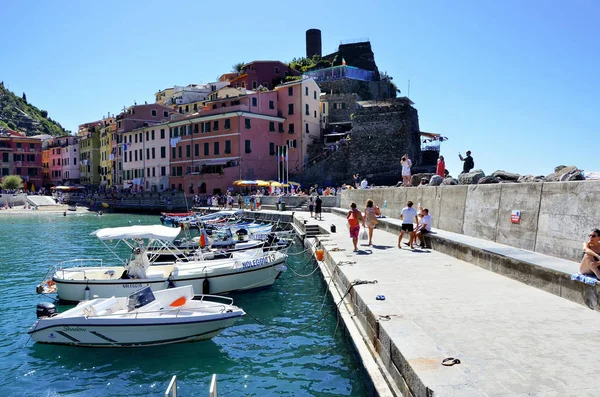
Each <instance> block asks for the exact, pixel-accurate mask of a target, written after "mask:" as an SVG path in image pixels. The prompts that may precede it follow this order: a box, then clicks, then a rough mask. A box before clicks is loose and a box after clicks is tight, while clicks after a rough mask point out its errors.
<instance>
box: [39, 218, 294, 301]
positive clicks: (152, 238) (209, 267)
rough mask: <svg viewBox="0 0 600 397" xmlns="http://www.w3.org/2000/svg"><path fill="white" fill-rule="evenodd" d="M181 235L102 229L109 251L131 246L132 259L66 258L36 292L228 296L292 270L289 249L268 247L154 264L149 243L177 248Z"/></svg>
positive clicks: (74, 296) (76, 296)
mask: <svg viewBox="0 0 600 397" xmlns="http://www.w3.org/2000/svg"><path fill="white" fill-rule="evenodd" d="M178 234H179V229H174V228H170V227H167V226H160V225H153V226H139V225H136V226H127V227H118V228H108V229H100V230H97V231H95V232H93V233H92V235H95V236H96V237H97V238H98V239H99V240H100V241H101V242H103V243H104V245H105V246H106V247H107V249H109V250H110V251H112V252H113V253H115V249H116V248H117V245H119V243H121V242H122V243H124V244H126V245H127V246H128V247H129V248H130V250H131V252H132V255H131V257H130V258H129V259H128V260H126V261H123V264H121V265H118V266H104V265H103V263H102V261H101V260H98V259H96V260H85V259H75V260H71V261H66V262H62V263H60V264H59V265H58V266H56V267H53V268H51V269H50V271H49V272H48V275H47V276H46V277H45V279H44V281H42V283H40V284H39V285H38V286H37V288H36V291H37V292H38V293H56V294H57V297H58V299H59V300H61V301H67V302H79V301H82V300H88V299H91V298H108V297H111V296H116V297H123V296H128V295H129V294H130V293H131V292H132V291H136V290H138V289H140V288H143V287H151V288H152V290H153V291H160V290H163V289H167V288H172V287H179V286H183V285H191V286H192V287H193V288H194V291H195V292H196V293H204V294H222V293H227V292H233V291H245V290H250V289H258V288H264V287H269V286H271V285H272V284H273V283H274V282H275V280H276V279H277V278H278V277H279V276H280V274H281V273H282V272H284V271H285V270H287V267H286V266H285V262H286V260H287V254H286V253H285V252H282V251H268V252H264V251H263V250H262V249H257V250H249V251H242V252H236V253H233V254H232V257H231V258H227V259H215V260H210V261H204V260H200V261H198V260H192V261H188V262H173V263H170V264H161V265H152V266H151V264H152V263H153V261H154V259H155V256H154V255H152V254H151V255H147V254H146V252H154V251H152V250H150V248H149V247H157V246H159V247H163V249H167V250H171V249H173V247H172V246H171V245H170V242H171V241H172V240H173V239H174V238H175V237H177V235H178ZM112 240H117V241H118V242H117V244H116V245H115V246H114V247H111V246H109V245H107V244H106V242H107V241H112ZM156 252H159V251H158V250H156ZM115 255H117V254H116V253H115ZM157 255H158V254H157ZM90 261H91V262H90ZM74 264H75V266H74ZM90 264H92V266H90Z"/></svg>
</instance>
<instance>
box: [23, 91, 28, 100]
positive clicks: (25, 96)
mask: <svg viewBox="0 0 600 397" xmlns="http://www.w3.org/2000/svg"><path fill="white" fill-rule="evenodd" d="M23 100H24V101H25V102H27V95H25V93H23Z"/></svg>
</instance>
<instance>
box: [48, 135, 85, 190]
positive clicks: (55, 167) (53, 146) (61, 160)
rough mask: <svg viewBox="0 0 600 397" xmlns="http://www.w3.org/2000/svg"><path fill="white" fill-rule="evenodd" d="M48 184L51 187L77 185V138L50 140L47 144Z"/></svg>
mask: <svg viewBox="0 0 600 397" xmlns="http://www.w3.org/2000/svg"><path fill="white" fill-rule="evenodd" d="M48 150H49V156H48V168H49V175H48V176H49V182H50V184H51V185H53V186H58V185H65V184H71V185H76V184H78V183H79V163H78V162H77V159H78V156H79V143H78V137H77V136H73V135H69V136H62V137H56V138H52V140H51V141H50V142H49V144H48Z"/></svg>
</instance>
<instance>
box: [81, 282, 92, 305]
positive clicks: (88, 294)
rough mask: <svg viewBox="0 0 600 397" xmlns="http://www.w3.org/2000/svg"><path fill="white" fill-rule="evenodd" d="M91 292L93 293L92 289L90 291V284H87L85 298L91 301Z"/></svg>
mask: <svg viewBox="0 0 600 397" xmlns="http://www.w3.org/2000/svg"><path fill="white" fill-rule="evenodd" d="M91 294H92V291H90V286H89V285H86V286H85V289H84V290H83V300H85V301H89V300H90V296H91Z"/></svg>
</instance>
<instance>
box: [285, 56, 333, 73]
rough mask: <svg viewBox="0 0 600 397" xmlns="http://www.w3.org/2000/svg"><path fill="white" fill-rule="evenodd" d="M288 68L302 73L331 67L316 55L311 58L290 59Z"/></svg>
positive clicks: (329, 63) (326, 61)
mask: <svg viewBox="0 0 600 397" xmlns="http://www.w3.org/2000/svg"><path fill="white" fill-rule="evenodd" d="M290 67H291V68H292V69H296V70H297V71H299V72H302V73H304V72H307V71H309V70H313V69H325V68H328V67H331V62H330V61H328V60H327V59H323V58H321V57H320V56H318V55H313V56H312V58H306V57H304V58H294V59H292V61H291V62H290Z"/></svg>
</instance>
